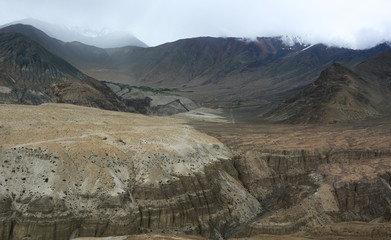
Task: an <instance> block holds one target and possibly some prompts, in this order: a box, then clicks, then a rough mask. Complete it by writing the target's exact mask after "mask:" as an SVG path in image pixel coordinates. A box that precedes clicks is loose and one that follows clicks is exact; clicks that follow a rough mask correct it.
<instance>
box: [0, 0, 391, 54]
mask: <svg viewBox="0 0 391 240" xmlns="http://www.w3.org/2000/svg"><path fill="white" fill-rule="evenodd" d="M1 5H2V7H1V8H0V24H5V23H8V22H11V21H15V20H20V19H23V18H36V19H39V20H42V21H46V22H50V23H56V24H63V25H66V26H74V27H75V26H79V27H88V28H91V29H95V30H101V29H109V30H122V31H129V32H132V33H133V34H134V35H135V36H137V37H138V38H140V39H141V40H143V41H144V42H146V43H147V44H149V45H151V46H154V45H158V44H162V43H164V42H168V41H174V40H177V39H181V38H188V37H197V36H215V37H219V36H223V37H224V36H234V37H249V38H254V37H256V36H276V35H297V36H301V37H303V38H304V39H305V40H306V41H308V43H318V42H324V43H327V44H330V45H339V46H348V47H352V48H366V47H370V46H373V45H375V44H377V43H380V42H382V41H385V40H391V14H390V9H391V1H388V0H371V1H367V0H355V1H353V0H343V1H341V0H328V1H324V0H322V1H321V0H295V1H294V0H240V1H239V0H142V1H141V0H139V1H127V0H110V1H107V0H105V1H103V0H67V1H62V0H61V1H60V0H34V1H32V0H2V4H1Z"/></svg>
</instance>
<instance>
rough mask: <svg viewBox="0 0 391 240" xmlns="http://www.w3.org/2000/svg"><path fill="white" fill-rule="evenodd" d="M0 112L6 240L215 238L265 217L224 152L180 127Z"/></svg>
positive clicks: (74, 114) (34, 110) (130, 117)
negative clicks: (137, 236) (147, 235)
mask: <svg viewBox="0 0 391 240" xmlns="http://www.w3.org/2000/svg"><path fill="white" fill-rule="evenodd" d="M0 111H1V114H0V116H1V117H0V124H1V128H0V135H1V140H0V141H1V145H0V146H1V148H0V161H1V170H0V171H1V174H0V183H1V184H0V196H1V205H0V207H1V214H2V216H1V225H0V226H1V229H0V236H2V239H22V238H24V237H30V239H69V238H70V237H75V236H116V235H126V234H134V233H142V232H149V231H155V232H159V231H160V232H166V231H169V232H181V233H187V234H199V235H203V236H216V237H217V236H219V235H220V233H221V232H223V231H224V229H228V228H230V227H233V226H236V225H238V224H242V223H246V222H247V221H249V220H250V219H252V218H254V217H255V216H256V215H257V214H258V213H259V212H260V211H261V209H262V208H261V206H260V203H259V202H258V201H257V200H256V199H255V198H254V197H253V196H252V195H250V194H249V193H248V192H247V191H246V190H245V189H244V188H243V186H242V184H241V183H240V181H239V179H238V173H237V171H236V170H235V168H234V167H233V164H232V161H231V158H232V156H231V153H230V151H229V150H228V149H227V148H226V147H225V146H224V145H223V144H221V143H220V142H219V141H218V140H216V139H214V138H212V137H209V136H207V135H205V134H202V133H200V132H198V131H195V130H193V129H192V128H191V127H189V126H187V125H183V123H181V122H180V121H179V120H174V119H162V118H152V117H145V116H141V115H134V114H129V113H119V112H108V111H102V110H98V109H94V108H83V107H77V106H73V105H53V104H44V105H39V106H21V105H2V106H0ZM10 112H12V114H10ZM26 115H28V116H29V118H25V117H23V116H26ZM91 119H94V121H91Z"/></svg>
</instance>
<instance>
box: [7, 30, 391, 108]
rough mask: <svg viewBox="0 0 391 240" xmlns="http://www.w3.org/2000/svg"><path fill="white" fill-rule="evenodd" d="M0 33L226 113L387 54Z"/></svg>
mask: <svg viewBox="0 0 391 240" xmlns="http://www.w3.org/2000/svg"><path fill="white" fill-rule="evenodd" d="M0 32H18V33H21V34H24V35H26V36H28V37H30V38H31V39H33V40H34V41H37V42H38V43H40V44H41V45H42V46H43V47H45V48H46V49H47V50H49V51H50V52H52V53H54V54H55V55H58V56H60V57H61V58H63V59H65V60H66V61H68V62H69V63H71V64H72V65H74V66H76V67H77V68H78V69H80V70H81V71H82V72H84V73H86V74H88V75H89V76H92V77H94V78H96V79H99V80H105V81H109V82H114V83H122V84H127V85H131V86H147V87H153V88H169V89H173V90H175V91H176V94H179V95H181V96H184V97H187V98H190V99H192V100H193V101H195V102H196V103H197V104H199V105H202V106H212V107H229V108H231V107H238V106H239V107H240V106H256V107H263V108H265V107H269V106H270V105H275V104H278V103H281V102H282V101H283V99H285V98H286V97H288V96H290V95H292V94H294V93H297V92H298V91H300V90H301V89H303V88H305V87H306V86H308V85H309V84H311V83H313V82H314V81H315V80H316V78H317V77H318V76H319V74H320V73H321V72H322V71H323V70H324V69H325V68H327V67H328V66H330V65H331V64H332V63H334V62H337V61H338V62H341V63H343V64H344V65H346V66H348V67H352V66H354V65H357V64H358V63H360V62H363V61H365V60H367V59H369V58H370V57H373V56H375V55H377V54H379V53H382V52H385V51H387V50H391V47H390V45H388V44H380V45H378V46H376V47H373V48H371V49H365V50H353V49H346V48H337V47H328V46H325V45H323V44H317V45H313V46H307V45H303V44H301V43H298V42H296V43H294V42H293V43H292V44H286V43H285V41H284V39H283V38H281V37H274V38H257V39H256V40H255V41H248V40H244V39H239V38H211V37H200V38H191V39H183V40H178V41H176V42H171V43H166V44H163V45H160V46H157V47H150V48H139V47H123V48H114V49H101V48H97V47H93V46H88V45H85V44H82V43H77V42H73V43H65V42H62V41H59V40H57V39H54V38H51V37H49V36H48V35H46V34H45V33H44V32H42V31H40V30H38V29H35V28H34V27H32V26H27V25H22V24H18V25H12V26H8V27H6V28H3V29H0Z"/></svg>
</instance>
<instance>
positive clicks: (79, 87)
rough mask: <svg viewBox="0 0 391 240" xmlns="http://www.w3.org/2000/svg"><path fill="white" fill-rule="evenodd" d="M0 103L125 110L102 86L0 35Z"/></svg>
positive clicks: (24, 42) (18, 38) (22, 40)
mask: <svg viewBox="0 0 391 240" xmlns="http://www.w3.org/2000/svg"><path fill="white" fill-rule="evenodd" d="M0 101H1V102H2V103H20V104H41V103H45V102H64V103H73V104H78V105H84V106H92V107H99V108H103V109H110V110H121V111H126V110H128V109H127V107H126V106H125V105H124V104H123V103H122V102H121V101H120V99H119V98H118V97H117V96H116V95H115V94H114V93H113V92H112V91H111V90H110V88H108V87H107V86H106V85H105V84H103V83H101V82H99V81H97V80H95V79H93V78H91V77H89V76H87V75H85V74H83V73H81V72H80V71H79V70H77V69H76V68H75V67H73V66H72V65H71V64H69V63H67V62H66V61H64V60H63V59H61V58H59V57H57V56H56V55H54V54H52V53H50V52H49V51H47V50H46V49H45V48H43V47H42V46H41V45H39V44H38V43H36V42H34V41H32V40H30V39H29V38H27V37H26V36H24V35H21V34H18V33H0Z"/></svg>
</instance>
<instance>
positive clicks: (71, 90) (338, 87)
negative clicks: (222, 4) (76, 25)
mask: <svg viewBox="0 0 391 240" xmlns="http://www.w3.org/2000/svg"><path fill="white" fill-rule="evenodd" d="M390 54H391V47H390V45H389V43H383V44H379V45H377V46H375V47H373V48H369V49H363V50H353V49H347V48H340V47H330V46H326V45H323V44H317V45H306V44H303V43H300V42H294V43H293V44H290V45H287V43H286V42H284V41H283V39H282V38H281V37H267V38H257V39H255V40H253V41H249V40H246V39H240V38H211V37H200V38H190V39H183V40H178V41H176V42H171V43H166V44H163V45H159V46H156V47H150V48H142V47H135V46H127V47H119V48H110V49H104V48H98V47H94V46H88V45H85V44H83V43H79V42H62V41H60V40H57V39H55V38H52V37H49V36H48V35H46V33H44V32H42V31H41V30H39V29H36V28H34V27H32V26H28V25H23V24H16V25H10V26H7V27H4V28H2V29H0V103H1V104H0V164H1V168H0V239H4V240H15V239H23V240H38V239H55V240H62V239H64V240H65V239H107V240H109V239H292V240H293V239H352V240H353V239H357V240H358V239H390V238H391V237H390V236H391V223H390V220H391V150H390V149H391V121H390V119H391V118H390V115H391V110H390V109H391V108H390V102H391V55H390Z"/></svg>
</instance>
